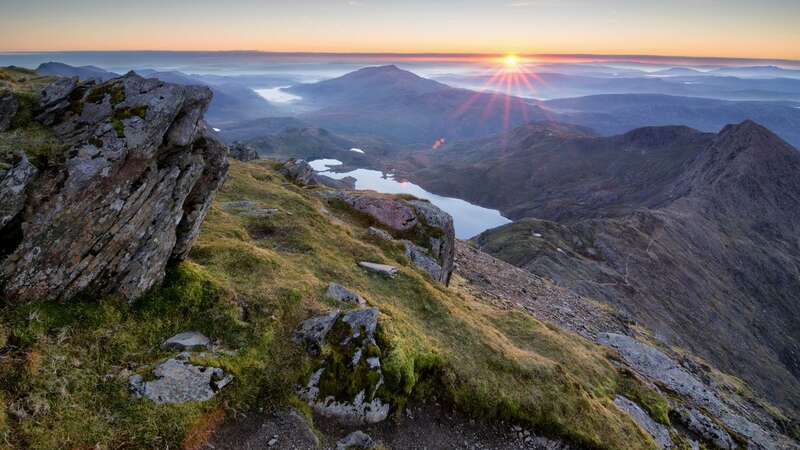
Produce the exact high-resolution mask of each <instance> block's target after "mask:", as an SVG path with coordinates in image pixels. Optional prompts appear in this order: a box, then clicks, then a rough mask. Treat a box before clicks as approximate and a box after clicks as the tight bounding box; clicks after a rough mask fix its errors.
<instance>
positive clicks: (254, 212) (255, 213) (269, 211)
mask: <svg viewBox="0 0 800 450" xmlns="http://www.w3.org/2000/svg"><path fill="white" fill-rule="evenodd" d="M277 212H278V208H253V209H249V210H246V211H242V213H241V214H242V215H243V216H245V217H256V218H258V217H269V216H272V215H274V214H276V213H277Z"/></svg>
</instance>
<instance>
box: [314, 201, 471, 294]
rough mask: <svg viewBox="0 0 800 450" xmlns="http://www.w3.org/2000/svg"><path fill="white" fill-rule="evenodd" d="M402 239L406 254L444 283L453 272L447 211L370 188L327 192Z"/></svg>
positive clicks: (452, 241) (452, 240)
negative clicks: (357, 190) (369, 189)
mask: <svg viewBox="0 0 800 450" xmlns="http://www.w3.org/2000/svg"><path fill="white" fill-rule="evenodd" d="M329 197H330V198H335V199H339V200H341V201H343V202H344V203H346V204H347V205H349V206H350V207H351V208H353V209H354V210H356V211H358V212H359V213H362V214H365V215H367V216H369V217H371V218H372V219H373V220H375V221H376V222H377V223H378V224H379V225H380V226H382V227H384V228H387V229H388V231H389V233H390V234H391V235H392V236H393V237H396V238H399V239H403V240H404V244H405V246H406V256H407V257H408V258H409V260H411V262H413V263H414V264H416V265H417V266H418V267H419V268H421V269H422V270H424V271H425V272H427V273H428V274H429V275H430V276H431V278H433V279H435V280H436V281H438V282H440V283H442V284H444V285H447V284H448V283H449V282H450V275H451V274H452V273H453V267H454V265H453V260H454V258H455V248H456V247H455V242H456V239H455V228H453V218H452V217H451V216H450V214H447V213H446V212H444V211H442V210H441V209H439V208H438V207H437V206H435V205H433V204H431V203H429V202H427V201H424V200H416V199H405V198H402V197H397V196H391V195H382V194H376V193H375V192H371V191H360V192H353V191H348V192H334V193H331V194H330V195H329Z"/></svg>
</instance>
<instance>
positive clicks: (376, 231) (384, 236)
mask: <svg viewBox="0 0 800 450" xmlns="http://www.w3.org/2000/svg"><path fill="white" fill-rule="evenodd" d="M367 234H369V235H370V236H372V237H374V238H377V239H380V240H383V241H391V240H392V239H394V238H392V235H391V234H389V233H387V232H386V231H384V230H381V229H380V228H377V227H369V229H368V230H367Z"/></svg>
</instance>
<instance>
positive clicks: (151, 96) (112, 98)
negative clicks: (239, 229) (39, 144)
mask: <svg viewBox="0 0 800 450" xmlns="http://www.w3.org/2000/svg"><path fill="white" fill-rule="evenodd" d="M210 100H211V91H210V90H209V89H208V88H206V87H193V86H179V85H174V84H169V83H164V82H161V81H159V80H155V79H144V78H141V77H139V76H137V75H135V74H128V75H126V76H124V77H121V78H117V79H113V80H111V81H108V82H106V83H103V84H100V85H94V84H93V83H91V82H90V83H79V82H77V80H75V79H61V80H58V81H56V82H55V83H54V84H53V85H51V86H49V87H48V88H47V89H45V91H44V92H43V94H42V98H41V108H40V112H39V114H38V115H37V120H38V121H39V122H40V123H42V124H45V125H48V126H50V127H51V129H52V131H53V132H54V134H55V136H56V138H57V139H59V140H60V141H61V143H63V146H64V148H65V152H64V154H63V155H61V159H62V162H60V163H58V164H54V165H52V166H51V167H47V168H46V169H45V170H43V171H42V172H41V174H40V175H39V176H38V177H37V179H36V182H35V183H33V184H32V185H31V186H35V187H34V188H28V189H27V193H26V200H25V205H24V208H23V209H21V210H20V211H19V212H18V213H17V215H15V216H14V217H13V218H12V219H11V220H9V221H7V225H6V227H8V226H15V227H18V229H17V230H16V232H9V230H5V229H4V230H0V232H2V234H3V235H14V236H17V239H15V240H14V241H13V242H10V243H8V242H7V243H6V248H4V249H3V250H4V252H3V253H4V254H7V255H8V256H6V257H5V258H3V259H2V261H0V282H2V283H0V284H2V286H3V287H4V292H3V294H4V295H5V296H6V298H10V299H18V300H34V299H60V300H63V299H68V298H70V297H72V296H74V295H75V294H77V293H79V292H81V291H83V290H88V289H90V290H91V291H92V293H93V294H118V295H121V296H122V297H124V298H126V299H128V300H133V299H135V298H137V297H138V296H139V295H140V294H142V293H143V292H144V291H145V290H147V289H148V288H150V287H151V286H153V285H154V284H156V283H157V282H159V281H160V280H161V279H162V278H163V275H164V268H165V266H166V264H167V262H168V261H169V260H170V259H181V258H183V257H185V256H186V254H187V253H188V251H189V249H190V248H191V245H192V243H193V241H194V240H195V238H196V237H197V234H198V233H199V231H200V224H201V223H202V221H203V219H204V218H205V216H206V213H207V212H208V209H209V207H210V204H211V200H212V198H213V196H214V194H215V193H216V191H217V189H218V188H219V187H220V185H221V184H222V182H223V180H224V178H225V176H226V174H227V171H228V160H227V149H226V147H225V146H224V145H222V144H221V143H220V142H219V141H218V140H217V139H216V137H214V135H213V133H212V132H210V131H209V129H208V127H207V126H206V124H205V122H204V121H203V120H202V116H203V114H204V113H205V111H206V109H207V108H208V104H209V102H210ZM23 150H24V149H23ZM14 209H16V208H14ZM11 231H14V230H11Z"/></svg>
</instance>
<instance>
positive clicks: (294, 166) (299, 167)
mask: <svg viewBox="0 0 800 450" xmlns="http://www.w3.org/2000/svg"><path fill="white" fill-rule="evenodd" d="M279 172H280V173H282V174H283V175H285V176H286V178H289V179H290V180H293V181H294V182H296V183H298V184H303V185H306V184H316V183H315V180H314V169H313V168H312V167H311V165H310V164H308V162H306V161H305V160H303V159H290V160H289V161H287V162H286V163H284V164H283V167H281V168H280V169H279Z"/></svg>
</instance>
